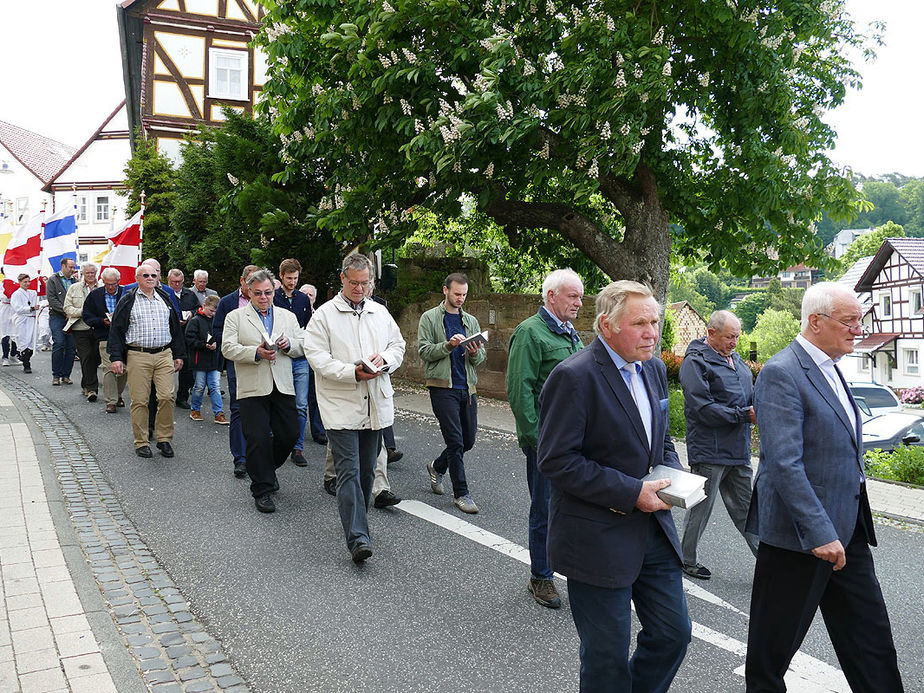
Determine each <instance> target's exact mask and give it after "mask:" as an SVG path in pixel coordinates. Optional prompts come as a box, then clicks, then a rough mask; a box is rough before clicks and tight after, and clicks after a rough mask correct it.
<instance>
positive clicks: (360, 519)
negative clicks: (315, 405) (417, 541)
mask: <svg viewBox="0 0 924 693" xmlns="http://www.w3.org/2000/svg"><path fill="white" fill-rule="evenodd" d="M327 440H328V441H329V442H330V452H331V455H332V456H333V458H334V471H335V472H336V473H337V507H338V509H339V510H340V523H341V524H342V525H343V534H344V537H345V538H346V545H347V548H348V549H349V550H350V551H352V550H353V547H355V546H356V545H357V544H362V543H364V544H368V543H370V541H369V503H370V502H371V501H372V481H373V476H374V474H375V458H376V457H377V456H378V454H379V446H380V445H381V442H382V432H381V431H372V430H369V429H365V430H360V431H352V430H341V429H338V430H334V431H328V432H327Z"/></svg>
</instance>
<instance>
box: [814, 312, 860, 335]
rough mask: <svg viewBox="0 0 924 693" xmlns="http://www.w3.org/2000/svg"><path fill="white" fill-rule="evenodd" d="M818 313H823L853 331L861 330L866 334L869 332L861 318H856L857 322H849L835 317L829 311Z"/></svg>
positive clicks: (823, 315)
mask: <svg viewBox="0 0 924 693" xmlns="http://www.w3.org/2000/svg"><path fill="white" fill-rule="evenodd" d="M818 315H821V316H822V317H825V318H829V319H831V320H833V321H834V322H839V323H840V324H841V325H843V326H844V327H846V328H847V329H848V330H850V331H851V332H860V333H862V334H866V333H867V332H868V330H867V329H866V328H865V327H863V325H862V324H861V323H860V321H859V320H856V321H855V322H847V321H846V320H841V319H839V318H835V317H833V316H831V315H828V314H827V313H818Z"/></svg>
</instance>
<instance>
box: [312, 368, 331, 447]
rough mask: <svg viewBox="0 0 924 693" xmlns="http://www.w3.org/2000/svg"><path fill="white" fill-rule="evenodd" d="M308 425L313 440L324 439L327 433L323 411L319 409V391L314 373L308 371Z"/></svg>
mask: <svg viewBox="0 0 924 693" xmlns="http://www.w3.org/2000/svg"><path fill="white" fill-rule="evenodd" d="M308 424H309V425H310V426H311V437H312V438H313V439H315V440H316V439H318V438H324V437H325V436H326V435H327V433H326V432H325V430H324V423H323V422H322V421H321V410H320V409H318V391H317V389H316V388H315V385H314V371H313V370H311V369H310V368H309V369H308Z"/></svg>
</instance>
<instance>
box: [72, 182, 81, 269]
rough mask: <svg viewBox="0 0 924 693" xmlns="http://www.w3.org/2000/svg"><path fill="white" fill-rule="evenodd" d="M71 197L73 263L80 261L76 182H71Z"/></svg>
mask: <svg viewBox="0 0 924 693" xmlns="http://www.w3.org/2000/svg"><path fill="white" fill-rule="evenodd" d="M71 197H72V198H73V200H74V251H75V252H76V254H77V257H76V258H75V261H74V264H75V265H77V264H79V263H80V234H79V233H77V183H71Z"/></svg>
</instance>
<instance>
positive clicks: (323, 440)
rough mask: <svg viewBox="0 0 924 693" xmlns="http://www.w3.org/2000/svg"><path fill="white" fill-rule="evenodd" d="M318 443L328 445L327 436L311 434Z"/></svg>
mask: <svg viewBox="0 0 924 693" xmlns="http://www.w3.org/2000/svg"><path fill="white" fill-rule="evenodd" d="M311 437H312V438H313V439H314V442H315V443H317V444H318V445H327V436H311Z"/></svg>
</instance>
